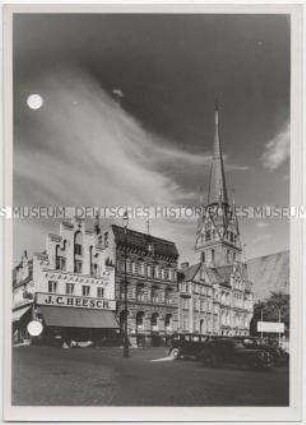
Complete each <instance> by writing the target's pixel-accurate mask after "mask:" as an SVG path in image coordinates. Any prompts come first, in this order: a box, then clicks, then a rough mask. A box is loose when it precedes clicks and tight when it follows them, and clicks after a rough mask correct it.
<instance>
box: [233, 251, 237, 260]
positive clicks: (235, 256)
mask: <svg viewBox="0 0 306 425" xmlns="http://www.w3.org/2000/svg"><path fill="white" fill-rule="evenodd" d="M233 260H234V261H236V260H237V253H236V252H234V253H233Z"/></svg>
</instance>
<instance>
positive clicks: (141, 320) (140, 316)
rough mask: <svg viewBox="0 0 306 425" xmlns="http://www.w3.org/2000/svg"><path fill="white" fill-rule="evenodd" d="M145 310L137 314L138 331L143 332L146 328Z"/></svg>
mask: <svg viewBox="0 0 306 425" xmlns="http://www.w3.org/2000/svg"><path fill="white" fill-rule="evenodd" d="M144 316H145V314H144V312H143V311H138V312H137V314H136V332H141V331H143V330H144Z"/></svg>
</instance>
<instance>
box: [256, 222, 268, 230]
mask: <svg viewBox="0 0 306 425" xmlns="http://www.w3.org/2000/svg"><path fill="white" fill-rule="evenodd" d="M256 227H259V228H260V229H264V228H265V227H269V223H267V222H266V221H259V222H258V223H256Z"/></svg>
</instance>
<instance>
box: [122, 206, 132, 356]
mask: <svg viewBox="0 0 306 425" xmlns="http://www.w3.org/2000/svg"><path fill="white" fill-rule="evenodd" d="M122 222H123V228H124V344H123V357H129V355H130V353H129V339H128V308H127V279H126V257H127V227H128V224H129V216H128V213H127V211H125V213H124V215H123V219H122Z"/></svg>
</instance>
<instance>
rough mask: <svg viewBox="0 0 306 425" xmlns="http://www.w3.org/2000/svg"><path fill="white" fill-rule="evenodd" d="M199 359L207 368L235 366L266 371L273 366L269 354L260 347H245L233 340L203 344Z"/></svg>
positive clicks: (214, 340)
mask: <svg viewBox="0 0 306 425" xmlns="http://www.w3.org/2000/svg"><path fill="white" fill-rule="evenodd" d="M202 348H203V349H202V351H201V353H200V355H199V359H200V360H201V361H202V362H203V363H204V364H205V365H207V366H212V367H216V366H221V365H223V364H236V365H239V366H248V367H251V368H254V369H268V368H270V367H272V365H273V357H272V355H271V354H270V352H269V351H268V350H267V349H266V348H264V347H261V346H255V345H254V346H253V347H247V346H246V345H245V344H244V342H243V341H239V340H237V339H234V338H217V339H213V340H211V341H207V342H206V343H205V344H203V347H202Z"/></svg>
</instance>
